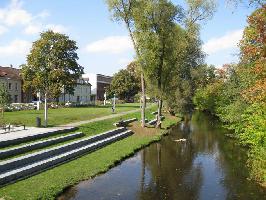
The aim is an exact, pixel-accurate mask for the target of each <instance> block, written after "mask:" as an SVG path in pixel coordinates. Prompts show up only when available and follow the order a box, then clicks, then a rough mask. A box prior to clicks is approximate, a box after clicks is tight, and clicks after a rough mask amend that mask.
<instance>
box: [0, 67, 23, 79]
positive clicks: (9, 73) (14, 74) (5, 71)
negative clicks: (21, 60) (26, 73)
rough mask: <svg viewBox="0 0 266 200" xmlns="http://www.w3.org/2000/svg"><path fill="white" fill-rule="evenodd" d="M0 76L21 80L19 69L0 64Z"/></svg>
mask: <svg viewBox="0 0 266 200" xmlns="http://www.w3.org/2000/svg"><path fill="white" fill-rule="evenodd" d="M0 77H7V78H10V79H16V80H21V76H20V69H16V68H13V67H2V66H0Z"/></svg>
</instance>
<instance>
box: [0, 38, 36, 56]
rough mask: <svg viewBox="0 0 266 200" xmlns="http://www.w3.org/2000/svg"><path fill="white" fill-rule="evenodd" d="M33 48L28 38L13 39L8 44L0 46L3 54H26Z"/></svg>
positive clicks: (0, 53)
mask: <svg viewBox="0 0 266 200" xmlns="http://www.w3.org/2000/svg"><path fill="white" fill-rule="evenodd" d="M30 48H31V42H29V41H26V40H19V39H16V40H13V41H12V42H10V43H9V44H7V45H3V46H0V55H1V56H12V55H14V56H17V55H26V54H28V53H29V50H30Z"/></svg>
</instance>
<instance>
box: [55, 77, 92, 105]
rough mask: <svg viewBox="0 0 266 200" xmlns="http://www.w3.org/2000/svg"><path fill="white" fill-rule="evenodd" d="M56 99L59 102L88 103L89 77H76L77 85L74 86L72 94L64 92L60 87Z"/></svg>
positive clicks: (89, 91)
mask: <svg viewBox="0 0 266 200" xmlns="http://www.w3.org/2000/svg"><path fill="white" fill-rule="evenodd" d="M58 101H59V102H60V103H66V102H72V103H77V104H90V103H91V84H90V83H89V79H85V78H80V79H78V80H77V85H76V87H75V88H74V94H69V93H65V91H64V89H62V94H61V95H60V97H59V99H58Z"/></svg>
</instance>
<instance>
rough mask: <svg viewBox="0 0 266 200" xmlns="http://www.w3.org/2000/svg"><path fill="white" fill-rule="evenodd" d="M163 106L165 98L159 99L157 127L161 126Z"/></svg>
mask: <svg viewBox="0 0 266 200" xmlns="http://www.w3.org/2000/svg"><path fill="white" fill-rule="evenodd" d="M162 106H163V100H161V99H160V100H159V101H158V114H157V123H156V128H161V115H162Z"/></svg>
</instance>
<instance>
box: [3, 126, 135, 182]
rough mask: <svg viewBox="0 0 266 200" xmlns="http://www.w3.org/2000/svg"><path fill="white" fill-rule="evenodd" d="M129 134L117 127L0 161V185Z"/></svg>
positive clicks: (68, 159)
mask: <svg viewBox="0 0 266 200" xmlns="http://www.w3.org/2000/svg"><path fill="white" fill-rule="evenodd" d="M131 134H133V132H132V131H131V130H127V129H126V128H118V129H114V130H111V131H108V132H105V133H102V134H99V135H96V136H92V137H89V138H83V139H81V140H77V141H74V142H71V143H68V144H65V145H61V146H58V147H55V148H51V149H48V150H43V151H41V152H37V153H33V154H29V155H26V156H21V157H18V158H15V159H11V160H7V161H4V162H0V185H5V184H7V183H10V182H13V181H16V180H18V179H21V178H25V177H27V176H31V175H33V174H35V173H39V172H41V171H43V170H45V169H48V168H50V167H54V166H56V165H58V164H60V163H62V162H67V161H70V160H72V159H74V158H76V157H78V156H81V155H83V154H85V153H88V152H91V151H94V150H96V149H98V148H101V147H103V146H105V145H107V144H110V143H112V142H114V141H117V140H120V139H123V138H125V137H128V136H130V135H131Z"/></svg>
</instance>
